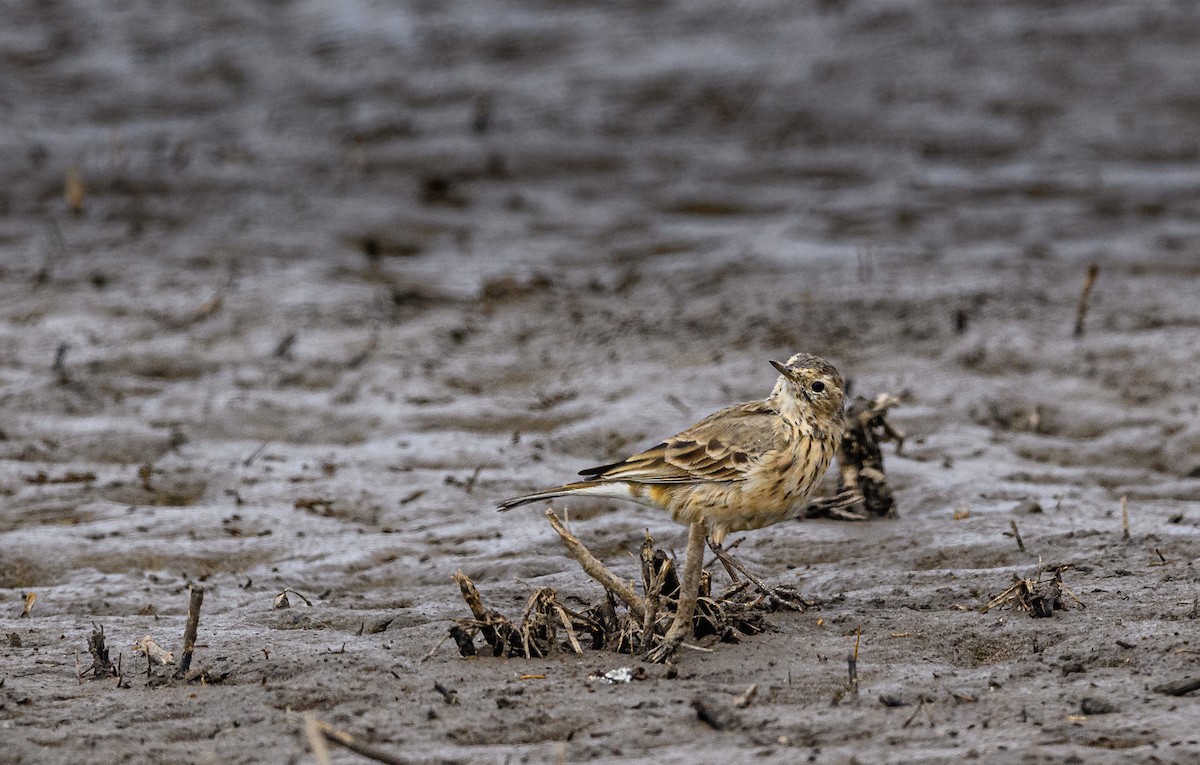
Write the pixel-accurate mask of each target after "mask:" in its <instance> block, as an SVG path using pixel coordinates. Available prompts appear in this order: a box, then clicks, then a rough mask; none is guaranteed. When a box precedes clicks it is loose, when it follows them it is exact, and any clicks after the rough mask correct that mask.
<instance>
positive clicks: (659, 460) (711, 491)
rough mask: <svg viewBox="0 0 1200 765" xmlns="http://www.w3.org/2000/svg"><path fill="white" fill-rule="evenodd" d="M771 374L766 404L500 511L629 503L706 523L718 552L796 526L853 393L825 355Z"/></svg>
mask: <svg viewBox="0 0 1200 765" xmlns="http://www.w3.org/2000/svg"><path fill="white" fill-rule="evenodd" d="M771 365H772V366H774V367H775V368H776V369H778V370H779V380H778V382H776V383H775V388H774V390H772V391H771V395H770V396H767V398H765V399H763V400H761V401H751V402H749V403H745V404H738V405H736V406H731V407H729V408H727V409H722V410H721V411H719V412H716V413H714V414H711V415H709V416H708V417H705V418H704V419H703V420H701V421H700V422H698V423H696V424H695V425H693V426H692V427H690V428H688V429H687V430H685V431H683V432H682V433H680V434H678V435H676V436H672V437H671V438H668V439H667V440H666V441H663V442H662V443H661V444H659V445H658V446H655V447H653V448H651V449H647V450H646V451H644V452H641V453H639V454H635V455H633V456H632V457H629V458H627V459H624V460H622V461H620V462H614V463H613V464H611V465H601V466H599V467H594V468H588V469H587V470H581V471H580V473H579V474H580V475H582V476H584V477H585V478H586V480H583V481H578V482H576V483H568V484H565V485H563V486H558V487H555V488H553V489H546V490H544V491H539V492H535V493H533V494H526V495H524V496H521V497H514V498H513V499H506V500H504V501H503V502H501V503H500V509H501V510H507V509H509V508H510V507H516V506H517V505H523V504H525V503H527V502H536V501H538V500H542V499H551V498H553V497H571V496H593V497H612V498H615V499H626V500H632V501H634V502H637V503H639V504H642V505H647V506H649V507H656V508H662V509H665V510H667V511H669V512H670V513H671V517H672V518H674V519H675V520H676V521H678V522H680V523H684V524H693V523H699V522H704V523H706V524H707V526H708V528H709V529H710V541H711V543H712V545H713V546H714V549H717V548H719V547H720V545H721V543H722V541H723V540H724V539H725V537H726V535H728V534H729V533H730V532H734V531H743V530H746V529H758V528H762V527H763V526H769V525H771V524H773V523H778V522H780V521H783V520H787V519H789V518H794V517H796V514H797V513H799V512H800V510H801V509H802V508H803V506H804V501H805V499H806V498H807V497H808V495H809V494H810V493H811V492H812V490H813V488H814V487H815V486H816V485H817V482H819V481H820V480H821V476H823V475H824V474H825V470H826V468H828V467H829V463H830V461H831V460H832V459H833V455H834V454H835V453H836V452H837V449H838V445H839V444H840V443H841V440H842V431H843V429H844V427H845V416H844V414H843V412H842V407H843V405H844V403H845V398H846V394H845V390H844V388H843V384H842V377H841V375H839V374H838V371H837V370H836V369H835V368H834V367H833V365H832V364H830V363H829V362H827V361H825V360H824V359H822V358H820V357H818V356H811V355H809V354H806V353H797V354H796V355H795V356H792V357H791V358H790V359H788V361H787V363H786V364H784V363H781V362H778V361H771ZM722 560H724V557H723V558H722ZM739 568H740V567H739Z"/></svg>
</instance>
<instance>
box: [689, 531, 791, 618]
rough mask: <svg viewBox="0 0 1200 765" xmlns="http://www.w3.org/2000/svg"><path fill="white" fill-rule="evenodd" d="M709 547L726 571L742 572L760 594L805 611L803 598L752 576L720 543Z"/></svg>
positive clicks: (734, 578)
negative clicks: (784, 591) (783, 591)
mask: <svg viewBox="0 0 1200 765" xmlns="http://www.w3.org/2000/svg"><path fill="white" fill-rule="evenodd" d="M708 546H709V548H711V549H712V551H713V554H714V555H716V556H717V560H719V561H721V565H723V566H724V567H725V570H726V571H729V570H730V569H735V570H737V571H740V572H741V573H742V574H743V575H745V577H746V578H747V579H749V580H750V584H753V585H754V586H755V587H757V588H758V590H759V592H762V593H764V594H766V595H768V596H770V598H771V599H772V600H774V601H775V602H776V603H778V604H780V605H782V606H785V607H787V608H792V609H795V610H797V611H803V610H804V609H805V607H806V604H805V602H804V599H803V598H801V597H800V596H799V595H791V594H787V593H782V592H780V591H779V590H777V589H775V588H774V587H771V586H769V585H767V584H766V583H764V582H763V581H762V580H761V579H759V578H758V577H756V576H755V575H754V574H751V573H750V572H749V571H747V570H746V567H745V566H743V565H742V564H741V563H738V562H737V560H735V559H734V557H733V556H732V555H730V554H729V553H728V552H727V551H726V550H725V547H724V545H722V544H720V543H718V542H709V544H708ZM730 576H731V577H733V574H732V572H730ZM733 581H734V582H736V581H737V577H733Z"/></svg>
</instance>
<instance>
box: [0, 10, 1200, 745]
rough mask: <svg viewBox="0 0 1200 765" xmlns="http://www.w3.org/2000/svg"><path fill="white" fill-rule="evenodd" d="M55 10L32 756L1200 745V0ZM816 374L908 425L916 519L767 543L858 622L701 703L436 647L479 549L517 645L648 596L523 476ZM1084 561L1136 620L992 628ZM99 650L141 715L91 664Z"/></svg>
mask: <svg viewBox="0 0 1200 765" xmlns="http://www.w3.org/2000/svg"><path fill="white" fill-rule="evenodd" d="M4 17H5V22H6V23H5V25H4V29H3V30H0V61H2V62H3V67H4V70H5V77H3V78H0V122H2V124H3V125H4V129H3V131H0V181H2V182H0V636H3V638H4V639H3V641H0V682H2V683H3V685H2V686H0V742H2V746H0V762H3V763H68V762H69V763H79V762H97V763H108V762H130V763H142V762H194V763H207V762H214V763H216V762H219V763H257V762H311V761H312V758H311V755H310V754H309V752H308V751H307V746H306V744H305V742H304V738H303V735H302V733H301V727H302V718H301V715H300V713H303V712H311V713H313V714H315V715H316V716H317V717H319V718H320V719H322V720H325V721H327V722H329V723H331V724H333V725H335V726H338V727H341V728H344V729H346V730H348V731H350V732H352V733H354V734H357V735H360V736H362V737H363V738H364V739H365V740H368V741H371V742H373V743H374V744H376V745H377V746H379V747H381V748H384V749H387V750H390V751H394V752H396V753H399V754H403V755H404V756H406V757H409V758H411V759H412V760H413V761H414V762H463V763H468V762H471V763H474V762H485V763H506V762H510V763H515V762H531V763H535V762H551V761H565V762H643V761H655V762H664V763H693V762H709V761H721V762H741V761H749V760H751V759H756V760H757V759H761V760H763V761H766V762H780V763H784V762H786V763H791V762H797V761H810V762H818V763H821V762H827V763H847V762H852V761H859V762H926V763H951V762H953V763H958V762H961V761H963V760H976V761H980V762H1014V763H1039V762H1089V763H1091V762H1101V763H1104V762H1114V763H1115V762H1126V761H1139V762H1163V763H1185V762H1194V761H1196V758H1197V757H1200V734H1198V733H1197V726H1196V719H1197V713H1198V707H1197V704H1198V701H1197V698H1196V694H1195V693H1194V692H1193V693H1192V694H1191V695H1189V696H1181V697H1173V696H1169V695H1165V694H1163V693H1160V692H1157V691H1155V690H1154V688H1156V687H1157V686H1159V685H1161V684H1163V683H1170V682H1176V681H1179V680H1181V679H1185V678H1188V677H1196V676H1197V675H1200V630H1198V629H1197V627H1198V626H1200V621H1198V617H1200V609H1198V607H1197V604H1196V597H1197V591H1198V590H1200V587H1198V584H1200V570H1198V568H1197V565H1196V561H1197V557H1198V554H1200V553H1198V550H1200V477H1198V476H1200V424H1198V423H1200V412H1198V396H1200V344H1198V343H1197V342H1196V339H1197V332H1198V330H1200V78H1198V77H1196V57H1195V51H1196V46H1197V43H1200V12H1198V11H1197V9H1196V7H1195V6H1194V5H1193V4H1189V3H1171V4H1165V3H1164V4H1144V3H1133V2H1101V3H1082V2H1072V1H1070V0H1068V1H1067V2H1059V3H1053V4H1049V5H1047V4H1044V3H1034V2H1019V1H1006V2H997V3H987V4H983V3H968V4H962V3H946V2H922V1H917V2H888V3H872V2H865V1H864V0H844V1H841V2H837V1H834V2H828V1H823V2H819V3H801V4H796V3H791V2H768V3H762V4H754V5H750V6H738V7H736V8H734V7H731V6H729V5H728V4H726V3H715V2H698V3H688V4H684V3H672V2H648V3H632V2H630V3H620V4H609V5H595V4H570V3H568V4H561V3H547V2H524V3H520V2H503V3H498V4H490V5H486V7H484V6H481V5H480V4H477V3H467V2H453V1H452V2H423V1H417V2H412V3H407V4H396V5H389V4H383V3H350V4H338V5H336V7H335V6H326V5H322V4H318V3H311V2H300V1H298V0H297V1H295V2H251V3H247V2H238V3H233V2H214V3H206V4H203V5H197V6H195V7H194V8H191V7H189V8H181V7H160V6H157V5H153V4H148V3H142V2H132V3H118V2H93V3H85V2H78V1H74V2H72V1H70V0H68V1H65V2H56V3H42V2H32V1H31V0H16V1H15V2H8V3H6V4H5V10H4ZM68 177H71V178H74V179H77V180H78V182H76V181H75V180H72V181H71V182H69V183H68V181H67V179H68ZM73 208H74V210H73ZM1091 263H1097V264H1099V266H1100V275H1099V279H1098V281H1097V282H1096V285H1095V290H1094V292H1093V294H1092V299H1091V310H1090V312H1089V314H1088V316H1087V321H1086V327H1087V332H1086V334H1085V335H1084V336H1083V337H1082V338H1074V337H1072V335H1071V328H1072V326H1073V324H1074V319H1075V307H1076V301H1077V298H1078V295H1079V292H1080V289H1081V288H1082V284H1083V277H1084V274H1085V272H1086V269H1087V266H1088V265H1089V264H1091ZM798 350H803V351H809V352H814V353H820V354H822V355H824V356H827V357H828V358H830V359H831V360H833V361H834V362H835V363H837V364H838V365H839V367H840V368H841V370H842V372H843V373H844V374H845V375H846V376H847V377H848V378H851V379H852V380H853V384H854V388H855V390H856V391H857V392H860V393H863V394H866V395H872V394H874V393H878V392H882V391H888V392H891V393H894V394H896V395H898V396H900V397H901V398H902V400H903V404H904V405H903V406H902V407H901V408H899V409H897V410H895V411H894V413H893V416H894V420H895V422H896V424H897V425H898V426H899V427H901V428H902V429H903V430H905V431H906V432H907V433H908V435H909V439H908V443H907V447H906V449H905V452H904V454H903V455H902V456H896V455H894V454H893V453H892V452H891V451H890V448H889V452H888V455H887V468H888V470H889V474H890V477H891V479H892V482H893V485H894V488H895V489H896V495H897V500H898V503H899V512H900V517H899V518H898V519H896V520H894V521H881V522H874V523H863V524H850V523H837V522H831V521H812V522H803V523H788V524H780V525H777V526H774V527H771V528H768V529H763V530H760V531H757V532H752V533H748V534H745V535H741V536H744V537H745V541H744V542H743V543H742V544H741V545H740V546H739V547H738V550H737V552H738V554H739V555H740V556H741V558H742V560H743V561H744V562H745V563H746V564H747V565H749V566H751V567H752V568H753V569H754V570H755V571H757V572H759V573H760V574H762V575H764V576H765V577H766V578H767V579H768V581H771V582H774V583H777V584H789V585H795V586H797V587H799V588H801V589H802V590H803V591H804V592H805V593H806V594H807V595H808V596H810V597H813V598H816V599H818V600H820V601H821V605H820V607H819V608H818V609H816V610H814V611H811V612H808V613H803V614H777V615H774V616H773V617H772V618H771V621H772V622H773V624H774V625H775V627H776V628H777V629H776V630H775V631H772V632H768V633H766V634H764V635H760V636H757V637H753V638H749V639H747V640H746V641H744V642H743V643H741V644H739V645H719V646H716V647H715V648H716V650H715V652H713V653H696V652H686V653H684V654H683V655H682V656H681V657H680V661H679V664H678V670H679V675H678V677H676V678H673V679H668V678H667V676H666V675H665V670H664V669H663V668H661V667H655V666H650V667H648V668H647V674H648V679H646V680H644V681H640V682H632V683H628V684H620V685H612V686H610V685H607V684H604V683H600V682H596V681H593V680H589V679H588V677H589V675H591V674H592V673H594V672H597V671H599V672H601V673H603V672H606V671H609V670H611V669H615V668H618V667H621V666H626V665H633V664H636V662H634V661H631V660H630V659H629V658H628V657H620V656H616V655H611V654H604V653H597V652H589V653H586V654H585V655H584V656H582V657H578V658H577V657H574V656H570V655H567V654H562V655H558V656H554V657H551V658H549V659H545V660H535V661H518V660H496V659H476V660H470V661H466V660H462V659H459V658H458V657H457V656H456V655H455V651H454V648H453V644H452V643H449V642H448V643H446V644H444V645H443V646H442V647H441V648H440V649H439V650H438V651H436V652H435V653H434V654H433V656H432V657H431V658H430V659H429V660H428V661H425V662H422V658H423V657H424V656H425V655H426V654H427V653H428V652H429V650H430V649H431V648H432V647H433V646H434V645H435V644H436V643H437V642H438V640H440V639H441V638H442V637H443V636H444V635H445V633H446V629H447V627H448V626H449V624H450V623H451V621H452V620H454V619H457V618H462V617H464V616H466V609H465V606H464V605H463V604H462V602H461V601H460V599H459V598H458V595H457V589H456V587H455V586H454V584H453V582H452V581H451V580H450V575H451V574H452V573H453V572H454V571H455V569H458V568H461V569H463V570H464V571H465V572H466V573H467V574H468V575H470V576H471V577H472V578H473V579H474V580H475V581H476V582H477V583H478V584H479V586H480V588H481V590H482V591H483V594H484V597H485V598H486V599H487V601H488V603H489V605H492V606H493V607H496V608H499V609H501V610H503V611H505V612H506V613H508V614H509V615H510V616H516V615H517V613H518V612H519V609H520V608H521V607H522V606H523V604H524V601H525V599H526V598H527V597H528V595H529V593H530V592H531V591H532V589H533V588H534V587H537V586H553V587H555V588H557V590H558V592H559V594H560V596H562V597H563V598H565V599H571V598H582V599H585V600H589V601H590V600H594V599H595V598H596V597H597V595H598V594H599V593H598V589H597V586H596V585H595V584H594V583H592V582H591V581H589V580H587V579H586V578H585V577H584V576H583V574H582V573H581V572H580V571H579V570H578V568H577V567H576V566H575V565H574V564H573V563H572V562H571V561H569V560H568V559H567V558H566V557H565V555H564V553H563V550H562V549H561V547H560V546H559V544H558V542H557V540H556V538H555V536H554V534H553V532H552V531H551V529H550V528H549V527H548V526H547V525H546V523H545V520H544V518H542V517H541V510H540V508H524V509H520V510H517V511H513V512H511V513H508V514H499V513H497V512H495V510H494V505H493V503H494V501H495V500H496V499H499V498H502V497H506V496H511V495H514V494H517V493H520V492H522V491H525V490H528V489H531V488H535V487H539V486H542V485H549V484H554V483H557V482H560V481H562V480H565V479H567V478H568V477H569V476H571V475H573V474H574V472H575V471H576V470H578V469H579V468H581V467H585V466H588V465H591V464H598V463H602V462H605V461H607V460H610V459H612V458H616V457H619V456H621V455H622V454H624V453H627V452H628V451H629V450H632V449H636V448H640V447H645V446H648V445H651V444H652V443H654V442H655V439H656V438H659V437H661V436H664V435H668V434H670V433H673V432H676V431H677V430H678V429H680V428H682V427H684V426H686V425H688V424H690V423H691V422H693V421H694V420H695V419H697V418H698V417H700V416H703V415H704V414H707V413H708V412H710V411H712V410H714V409H716V408H718V407H721V406H724V405H727V404H730V403H734V402H737V401H742V400H748V399H751V398H756V397H759V396H762V395H765V393H766V392H767V390H768V389H769V388H770V385H771V384H772V380H773V376H774V373H773V371H772V370H771V368H770V367H769V366H768V365H767V364H766V360H767V359H768V358H772V357H779V356H785V355H787V354H789V353H791V352H794V351H798ZM56 359H57V363H56ZM1121 496H1127V497H1128V505H1129V515H1130V532H1131V534H1130V539H1129V540H1124V539H1123V538H1122V530H1121V513H1120V497H1121ZM1031 502H1034V503H1037V505H1038V506H1039V507H1040V509H1041V512H1035V513H1030V512H1029V511H1028V510H1029V508H1030V507H1031V505H1030V503H1031ZM570 512H571V517H572V522H573V528H574V530H575V531H576V532H577V533H578V534H579V535H580V536H581V537H582V538H583V539H584V541H585V542H586V543H587V544H589V546H591V548H592V549H593V550H594V551H595V552H596V553H597V554H599V555H601V556H603V557H604V558H605V559H606V560H607V561H608V563H609V564H610V565H612V566H614V567H616V568H617V570H618V571H620V572H622V573H623V574H624V575H626V576H629V577H631V578H632V577H633V575H634V571H635V566H634V562H633V560H632V559H631V558H630V557H629V555H628V553H630V552H632V551H636V549H637V546H638V544H639V543H640V542H641V538H642V533H643V530H644V529H649V530H650V531H651V533H652V534H653V535H654V536H655V538H656V540H658V541H659V543H660V544H664V545H667V546H669V547H671V548H673V549H675V550H676V551H677V552H681V551H682V549H683V541H684V538H685V535H686V530H685V529H683V528H682V527H678V526H675V525H673V524H672V523H671V522H670V520H669V519H668V518H665V517H663V516H662V515H661V514H657V513H655V512H652V511H650V510H646V509H641V508H638V507H635V506H627V505H618V504H615V503H608V502H587V501H577V502H573V503H571V504H570ZM956 517H957V518H959V519H958V520H955V518H956ZM1013 520H1015V521H1017V523H1018V526H1019V530H1020V533H1021V535H1022V537H1023V539H1024V542H1025V544H1026V552H1024V553H1022V552H1020V551H1019V550H1018V549H1017V545H1016V543H1015V540H1014V539H1013V538H1012V537H1011V536H1009V534H1011V529H1010V522H1011V521H1013ZM1039 563H1041V564H1042V565H1043V566H1044V567H1045V568H1046V569H1047V570H1050V569H1051V568H1052V567H1054V566H1058V565H1064V564H1069V565H1070V566H1071V568H1069V569H1067V571H1066V572H1065V574H1064V583H1065V585H1066V586H1067V587H1068V588H1070V589H1071V590H1072V591H1073V592H1074V593H1075V594H1076V595H1078V596H1079V598H1080V599H1082V600H1083V602H1084V603H1085V604H1086V606H1087V607H1086V609H1082V610H1081V609H1078V608H1072V609H1071V610H1068V611H1065V612H1057V613H1055V615H1054V616H1053V617H1052V618H1049V619H1031V618H1029V617H1028V616H1026V615H1024V614H1021V613H1013V612H1007V611H992V612H989V613H987V614H982V613H980V612H979V610H978V609H979V607H980V606H981V605H982V604H983V603H985V602H987V600H988V599H989V598H991V597H993V596H995V595H997V594H999V593H1000V592H1002V591H1003V590H1004V589H1005V588H1007V587H1008V586H1009V585H1010V584H1011V583H1012V578H1013V576H1014V575H1023V576H1024V575H1031V574H1032V573H1033V572H1034V571H1036V569H1037V567H1038V565H1039ZM189 583H201V584H203V586H204V587H205V588H206V590H207V594H206V597H205V601H204V611H203V614H202V618H201V622H200V632H199V641H198V646H197V652H196V658H195V665H194V666H196V667H198V668H205V669H208V670H209V672H210V676H211V677H213V678H218V679H220V678H223V680H221V682H219V683H213V684H207V685H201V684H192V685H182V684H177V685H165V686H162V685H157V686H154V687H147V684H146V681H145V677H144V675H143V674H142V673H143V672H144V663H143V659H142V658H141V657H140V656H135V655H134V654H133V653H132V651H131V646H132V644H133V643H134V642H135V641H136V640H137V639H139V638H140V637H142V636H143V635H147V634H149V635H151V636H152V637H153V638H154V639H155V640H157V641H158V642H159V643H160V644H161V645H162V646H163V647H164V648H166V649H167V650H172V651H175V652H176V653H178V652H179V651H180V648H181V646H180V643H181V636H182V633H183V626H184V620H185V615H186V609H187V600H188V596H187V587H188V585H189ZM284 588H293V589H295V590H297V591H299V592H301V593H303V594H304V595H306V596H307V597H309V598H310V599H311V600H312V603H313V605H312V606H311V607H308V606H305V605H304V604H303V603H302V602H301V601H300V600H299V598H297V597H294V596H293V597H292V598H291V602H292V606H293V607H292V608H291V609H288V610H272V608H271V606H272V602H273V600H274V598H275V596H276V595H277V594H278V593H279V592H280V591H281V590H282V589H284ZM28 592H33V593H36V594H37V596H38V597H37V601H36V602H35V603H34V605H33V608H32V610H31V612H30V615H29V617H28V618H20V613H21V610H22V605H23V601H24V597H25V594H26V593H28ZM148 606H152V607H153V611H154V613H148V612H147V607H148ZM93 624H102V625H103V627H104V629H105V632H106V634H107V636H108V641H109V647H110V649H111V650H112V652H113V655H114V657H115V656H117V655H120V656H121V659H122V666H123V669H124V672H125V681H126V682H127V684H128V686H129V687H127V688H118V687H117V684H116V681H115V680H113V679H108V680H91V679H85V680H83V681H82V682H80V681H79V680H77V679H76V660H77V657H78V658H79V661H80V662H81V664H82V666H84V667H86V666H87V665H88V663H89V660H88V655H87V639H88V636H89V635H90V634H91V631H92V625H93ZM381 627H382V630H381V629H380V628H381ZM860 628H861V635H862V637H861V647H860V655H859V661H858V670H859V682H860V690H859V692H858V694H857V696H854V695H852V694H847V693H846V655H847V653H848V652H849V651H850V650H852V648H853V645H854V641H855V635H856V634H857V633H858V631H859V629H860ZM523 676H524V677H530V676H532V677H534V678H536V679H521V678H522V677H523ZM541 676H544V677H541ZM435 681H437V682H440V683H441V684H442V685H443V686H444V687H446V688H449V689H453V690H455V691H457V698H458V700H459V704H457V705H448V704H446V703H445V702H444V701H443V697H442V695H441V694H440V693H438V692H437V691H435V690H434V682H435ZM752 683H756V684H757V685H758V694H757V696H756V698H755V699H754V702H753V703H752V704H751V705H750V706H749V707H747V708H745V709H736V708H734V706H733V700H734V698H735V697H736V696H737V695H738V694H741V693H743V692H744V691H745V690H746V688H747V687H748V686H749V685H750V684H752ZM921 699H925V703H924V707H923V708H921V709H918V708H917V706H918V705H919V704H920V702H921ZM696 701H700V702H701V706H702V708H703V709H705V710H707V712H708V713H709V717H710V719H712V720H715V721H716V724H717V726H718V727H719V729H716V728H714V727H712V726H711V725H709V724H706V723H704V722H702V721H700V720H699V719H698V716H697V711H696V708H694V706H693V702H696ZM835 701H836V702H837V703H834V702H835ZM1110 710H1115V711H1110ZM334 757H335V761H337V762H356V761H361V758H358V757H357V756H356V755H351V754H349V753H346V752H335V753H334Z"/></svg>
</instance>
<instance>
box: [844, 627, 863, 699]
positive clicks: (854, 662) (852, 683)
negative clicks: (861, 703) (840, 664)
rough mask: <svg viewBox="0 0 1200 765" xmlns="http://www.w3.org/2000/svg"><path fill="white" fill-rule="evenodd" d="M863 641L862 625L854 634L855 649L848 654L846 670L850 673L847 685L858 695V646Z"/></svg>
mask: <svg viewBox="0 0 1200 765" xmlns="http://www.w3.org/2000/svg"><path fill="white" fill-rule="evenodd" d="M861 642H862V627H859V628H858V631H857V632H856V633H855V634H854V650H853V651H851V652H850V653H848V654H847V655H846V670H847V673H848V674H849V676H850V678H849V683H848V684H847V687H848V688H849V689H850V692H851V693H853V694H854V695H856V696H857V695H858V646H859V643H861Z"/></svg>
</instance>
